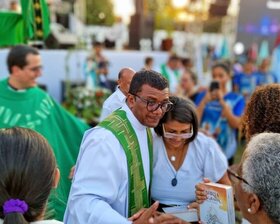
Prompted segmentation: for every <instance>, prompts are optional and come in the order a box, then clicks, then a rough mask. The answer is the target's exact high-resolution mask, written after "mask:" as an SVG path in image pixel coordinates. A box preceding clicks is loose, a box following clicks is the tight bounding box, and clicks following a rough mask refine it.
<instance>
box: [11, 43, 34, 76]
mask: <svg viewBox="0 0 280 224" xmlns="http://www.w3.org/2000/svg"><path fill="white" fill-rule="evenodd" d="M28 54H34V55H39V51H38V50H37V49H36V48H34V47H30V46H27V45H17V46H15V47H13V48H12V49H11V50H10V52H9V54H8V57H7V66H8V70H9V72H10V73H12V67H13V66H18V67H20V68H21V69H22V68H23V67H24V66H26V65H27V61H26V56H27V55H28Z"/></svg>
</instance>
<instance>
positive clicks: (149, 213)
mask: <svg viewBox="0 0 280 224" xmlns="http://www.w3.org/2000/svg"><path fill="white" fill-rule="evenodd" d="M158 206H159V202H158V201H156V202H155V203H154V204H152V206H151V207H149V208H146V209H141V210H140V211H139V212H137V213H136V214H134V215H133V216H131V217H130V218H129V219H128V220H130V221H132V222H133V224H150V223H152V222H150V221H151V220H152V217H153V216H154V215H155V214H156V211H157V208H158Z"/></svg>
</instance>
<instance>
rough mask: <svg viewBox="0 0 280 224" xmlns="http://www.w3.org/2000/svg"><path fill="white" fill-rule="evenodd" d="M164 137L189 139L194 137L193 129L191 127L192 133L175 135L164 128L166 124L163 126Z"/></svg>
mask: <svg viewBox="0 0 280 224" xmlns="http://www.w3.org/2000/svg"><path fill="white" fill-rule="evenodd" d="M162 130H163V136H164V137H165V138H181V139H189V138H191V137H192V136H193V127H191V132H189V133H182V134H175V133H171V132H166V131H165V128H164V124H162Z"/></svg>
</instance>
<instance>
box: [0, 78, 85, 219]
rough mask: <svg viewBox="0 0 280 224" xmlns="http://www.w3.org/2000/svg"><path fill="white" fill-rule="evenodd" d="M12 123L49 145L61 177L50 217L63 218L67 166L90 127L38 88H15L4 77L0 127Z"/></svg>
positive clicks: (5, 126) (68, 187) (66, 192)
mask: <svg viewBox="0 0 280 224" xmlns="http://www.w3.org/2000/svg"><path fill="white" fill-rule="evenodd" d="M14 126H20V127H26V128H31V129H33V130H35V131H37V132H39V133H40V134H42V135H43V136H44V137H45V138H46V139H47V140H48V142H49V143H50V145H51V146H52V148H53V150H54V154H55V157H56V160H57V163H58V167H59V169H60V174H61V177H60V183H59V186H58V188H57V189H56V190H55V191H54V192H53V194H52V195H51V197H50V198H51V199H50V203H49V208H50V209H53V208H54V209H55V216H54V217H52V218H55V219H57V220H62V219H63V215H64V211H65V208H66V203H67V199H68V194H69V190H70V185H71V180H69V178H68V176H69V173H70V169H71V167H72V166H74V164H75V162H76V159H77V156H78V152H79V146H80V143H81V141H82V137H83V133H84V131H85V130H87V129H88V128H89V126H88V125H87V124H85V123H83V122H82V121H81V120H79V119H78V118H76V117H74V116H73V115H71V114H70V113H68V112H67V111H66V110H65V109H64V108H63V107H61V106H60V105H59V104H58V103H56V102H55V101H54V100H53V99H52V98H51V97H50V96H49V95H48V94H47V93H46V92H44V91H43V90H41V89H40V88H38V87H34V88H29V89H27V90H26V91H24V92H21V91H14V90H12V89H11V88H10V87H9V86H8V79H4V80H2V81H0V128H9V127H14ZM49 213H50V215H51V214H52V211H51V210H50V212H49Z"/></svg>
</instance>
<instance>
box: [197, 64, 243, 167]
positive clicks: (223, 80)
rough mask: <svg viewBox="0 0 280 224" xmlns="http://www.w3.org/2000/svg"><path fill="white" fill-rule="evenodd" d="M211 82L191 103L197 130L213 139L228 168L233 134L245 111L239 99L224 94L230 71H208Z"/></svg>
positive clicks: (233, 149)
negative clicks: (193, 102)
mask: <svg viewBox="0 0 280 224" xmlns="http://www.w3.org/2000/svg"><path fill="white" fill-rule="evenodd" d="M212 78H213V82H212V83H211V84H210V86H209V89H208V91H205V92H202V93H200V94H199V95H198V96H197V98H196V101H195V104H196V105H197V115H198V120H199V122H200V127H201V130H202V131H203V132H204V133H205V134H207V135H210V136H212V137H214V138H215V139H216V140H217V142H218V143H219V145H220V147H221V148H222V150H223V152H224V153H225V155H226V157H227V159H228V161H229V164H230V165H231V164H232V163H233V157H234V154H235V152H236V148H237V138H236V135H237V130H238V128H239V127H240V117H241V115H242V113H243V111H244V108H245V99H244V97H243V96H242V95H239V94H237V93H234V92H229V91H228V90H227V83H228V82H229V81H230V69H229V67H228V66H227V65H225V64H223V63H218V64H215V65H214V66H213V67H212Z"/></svg>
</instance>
